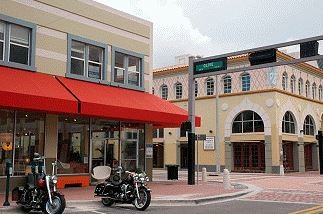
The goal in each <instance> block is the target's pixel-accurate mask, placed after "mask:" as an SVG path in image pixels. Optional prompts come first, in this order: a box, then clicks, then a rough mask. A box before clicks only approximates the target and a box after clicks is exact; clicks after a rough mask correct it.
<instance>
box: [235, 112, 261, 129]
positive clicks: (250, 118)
mask: <svg viewBox="0 0 323 214" xmlns="http://www.w3.org/2000/svg"><path fill="white" fill-rule="evenodd" d="M263 131H264V122H263V121H262V119H261V117H260V116H259V115H258V114H257V113H256V112H254V111H249V110H248V111H243V112H241V113H240V114H238V116H236V118H235V119H234V121H233V124H232V133H248V132H263Z"/></svg>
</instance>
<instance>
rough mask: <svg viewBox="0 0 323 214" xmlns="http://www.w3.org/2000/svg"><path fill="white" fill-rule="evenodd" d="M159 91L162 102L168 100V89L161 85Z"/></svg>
mask: <svg viewBox="0 0 323 214" xmlns="http://www.w3.org/2000/svg"><path fill="white" fill-rule="evenodd" d="M160 91H161V94H160V96H161V98H162V99H164V100H167V99H168V87H167V85H162V86H161V87H160Z"/></svg>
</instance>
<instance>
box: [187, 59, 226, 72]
mask: <svg viewBox="0 0 323 214" xmlns="http://www.w3.org/2000/svg"><path fill="white" fill-rule="evenodd" d="M226 69H227V58H226V57H223V58H218V59H212V60H207V61H201V62H195V63H194V71H193V73H194V75H195V74H202V73H208V72H213V71H221V70H226Z"/></svg>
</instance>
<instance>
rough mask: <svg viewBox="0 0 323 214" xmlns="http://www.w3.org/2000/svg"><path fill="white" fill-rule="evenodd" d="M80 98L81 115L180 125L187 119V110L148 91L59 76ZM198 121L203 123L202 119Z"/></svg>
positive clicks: (172, 125) (170, 125)
mask: <svg viewBox="0 0 323 214" xmlns="http://www.w3.org/2000/svg"><path fill="white" fill-rule="evenodd" d="M57 78H58V79H59V80H60V81H61V82H62V84H63V85H65V86H66V88H68V89H69V91H70V92H71V93H73V94H74V96H75V97H77V99H79V101H80V103H81V104H80V112H79V113H80V114H83V115H87V116H95V117H104V118H108V119H114V120H122V121H136V122H145V123H152V124H154V125H156V126H162V127H178V126H180V124H181V123H182V122H184V121H187V119H188V116H187V115H188V114H187V111H185V110H184V109H182V108H180V107H178V106H176V105H174V104H172V103H170V102H167V101H165V100H163V99H160V98H159V97H157V96H154V95H152V94H149V93H146V92H140V91H135V90H129V89H124V88H118V87H112V86H107V85H102V84H96V83H90V82H85V81H78V80H73V79H67V78H63V77H57ZM196 120H197V122H196V124H197V125H198V126H200V118H199V117H197V119H196Z"/></svg>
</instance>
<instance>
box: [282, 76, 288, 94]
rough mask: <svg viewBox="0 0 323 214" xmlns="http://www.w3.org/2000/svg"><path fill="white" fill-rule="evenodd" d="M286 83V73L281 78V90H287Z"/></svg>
mask: <svg viewBox="0 0 323 214" xmlns="http://www.w3.org/2000/svg"><path fill="white" fill-rule="evenodd" d="M287 82H288V76H287V73H286V72H284V73H283V77H282V88H283V90H286V89H287Z"/></svg>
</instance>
